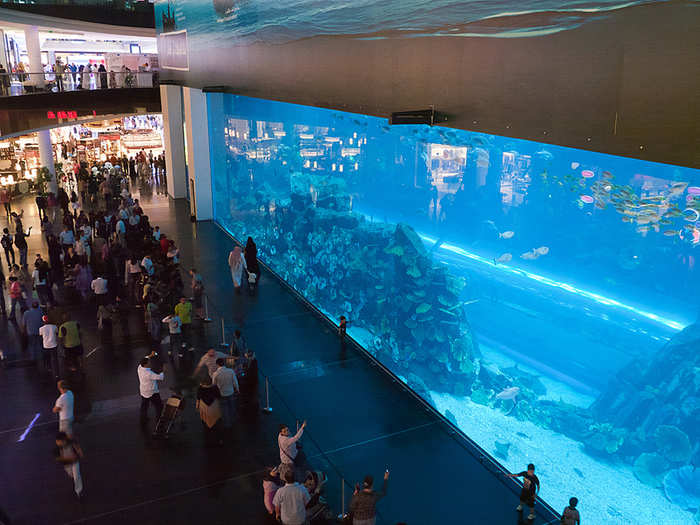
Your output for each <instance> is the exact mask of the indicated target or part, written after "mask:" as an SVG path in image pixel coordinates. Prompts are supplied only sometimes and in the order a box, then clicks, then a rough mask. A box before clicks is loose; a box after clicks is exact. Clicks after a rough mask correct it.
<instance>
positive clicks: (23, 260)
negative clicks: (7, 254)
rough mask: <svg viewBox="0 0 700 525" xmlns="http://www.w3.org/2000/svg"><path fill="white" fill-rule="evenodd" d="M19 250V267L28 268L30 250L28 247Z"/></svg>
mask: <svg viewBox="0 0 700 525" xmlns="http://www.w3.org/2000/svg"><path fill="white" fill-rule="evenodd" d="M18 249H19V265H20V266H21V267H22V268H24V267H25V266H27V249H28V247H27V246H24V247H22V248H18Z"/></svg>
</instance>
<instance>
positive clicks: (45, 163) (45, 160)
mask: <svg viewBox="0 0 700 525" xmlns="http://www.w3.org/2000/svg"><path fill="white" fill-rule="evenodd" d="M37 135H38V136H39V161H40V162H41V167H42V168H49V171H50V172H51V182H49V191H52V192H53V193H56V192H57V191H58V186H57V185H56V167H55V165H54V154H53V148H52V147H51V131H50V130H48V129H42V130H41V131H39V132H38V133H37Z"/></svg>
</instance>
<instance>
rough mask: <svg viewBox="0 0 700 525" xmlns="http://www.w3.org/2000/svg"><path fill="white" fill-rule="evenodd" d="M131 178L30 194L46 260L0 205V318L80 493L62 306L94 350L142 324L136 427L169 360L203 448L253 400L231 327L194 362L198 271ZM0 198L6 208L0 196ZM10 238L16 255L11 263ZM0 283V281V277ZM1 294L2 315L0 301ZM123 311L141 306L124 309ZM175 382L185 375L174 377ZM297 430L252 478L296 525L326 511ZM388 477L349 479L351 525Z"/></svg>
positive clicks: (76, 338)
mask: <svg viewBox="0 0 700 525" xmlns="http://www.w3.org/2000/svg"><path fill="white" fill-rule="evenodd" d="M137 162H138V163H139V164H144V165H146V166H147V168H149V169H150V172H149V173H150V174H151V175H153V174H154V173H155V172H156V170H157V169H158V168H157V166H155V162H154V161H153V158H152V157H151V158H150V159H149V158H148V156H147V155H145V154H144V155H142V156H139V158H138V160H137ZM133 177H136V179H138V177H139V173H138V171H136V172H135V174H134V172H132V170H131V169H130V164H129V162H128V161H127V162H126V163H122V162H115V163H111V162H110V163H104V164H101V165H95V166H92V167H91V168H90V169H88V166H87V165H85V164H81V165H78V166H77V168H76V169H75V170H74V171H72V172H69V173H67V174H66V176H65V178H63V179H62V181H63V183H64V184H63V186H62V187H60V188H59V189H58V192H57V195H56V196H55V197H54V196H53V194H49V195H48V197H47V198H46V200H45V205H44V202H40V201H39V200H38V199H37V207H38V210H39V216H40V217H41V232H42V233H41V234H42V235H44V237H45V239H46V244H47V246H48V260H46V259H44V258H43V257H42V255H40V254H36V258H35V260H34V261H33V264H31V265H30V264H29V261H28V254H27V247H26V237H28V236H30V235H31V227H30V228H27V229H25V227H24V225H23V219H24V211H23V210H19V211H16V210H15V211H13V210H12V209H11V206H9V201H7V204H8V206H6V207H5V210H6V212H7V213H8V218H9V223H10V225H9V226H8V227H7V228H4V230H3V237H2V241H1V242H0V244H2V247H3V249H4V253H5V260H6V263H7V266H8V268H9V286H8V287H7V288H8V290H9V295H10V311H9V314H8V316H9V320H10V322H12V323H14V324H15V325H16V326H17V327H20V328H21V330H22V333H23V334H24V336H25V337H26V355H27V357H28V358H29V359H32V360H36V362H37V363H38V364H39V367H40V369H41V371H42V373H43V374H44V377H47V378H49V377H51V378H53V379H54V380H56V381H57V388H58V390H59V393H60V396H59V397H58V399H57V400H56V402H55V404H54V407H53V412H55V413H56V414H57V417H58V421H59V426H58V433H57V435H56V439H55V448H54V455H55V458H56V461H57V462H58V463H59V464H61V465H62V466H63V468H64V470H65V472H66V474H67V475H68V476H69V477H70V478H71V479H72V482H73V488H74V491H75V494H76V496H77V497H78V498H79V499H80V498H82V495H83V490H84V485H83V480H82V477H81V471H80V460H81V458H82V456H83V450H82V448H81V447H80V445H79V442H78V439H77V437H76V432H75V428H74V419H75V418H74V405H75V393H74V391H73V390H74V388H77V392H79V389H80V386H81V384H82V381H83V379H84V371H85V368H84V363H83V360H84V349H83V344H82V340H83V334H82V328H81V325H80V323H79V321H78V319H77V318H75V317H73V316H72V315H71V313H70V306H71V305H75V304H78V303H80V304H83V305H85V304H90V305H92V306H91V308H93V309H94V314H93V315H94V321H93V323H94V326H96V328H97V332H98V333H99V338H100V344H101V346H102V348H104V349H112V350H114V348H115V344H114V343H115V341H117V340H118V341H119V343H120V345H119V346H120V347H121V348H129V346H130V342H131V337H130V334H131V330H132V329H133V328H134V325H135V323H134V321H135V319H136V318H137V317H138V318H139V319H140V320H141V323H140V324H141V326H142V328H137V329H139V330H141V331H142V332H143V333H145V334H147V335H148V337H149V339H150V345H149V349H150V353H149V354H148V355H145V356H144V357H143V358H141V359H140V360H139V364H138V367H137V370H136V376H137V377H138V381H139V394H140V397H141V408H140V421H141V423H142V424H143V425H147V424H148V421H149V410H150V409H151V407H152V409H153V410H154V415H155V420H156V421H158V419H159V418H161V417H162V415H163V414H165V411H164V410H163V400H162V399H161V397H160V384H162V383H163V382H164V381H166V375H169V374H170V373H171V372H170V371H168V372H167V374H166V370H165V368H167V367H172V373H173V374H174V375H176V376H178V380H179V386H177V387H176V388H174V392H173V395H174V396H176V398H178V399H181V398H182V397H183V396H184V395H185V393H186V392H191V393H192V394H193V397H194V399H195V404H194V408H195V410H196V412H197V414H198V415H199V418H200V420H201V424H202V430H203V436H204V443H205V444H206V445H207V446H212V447H216V446H222V445H224V444H225V443H226V441H227V440H228V437H229V436H230V429H231V428H232V427H233V424H234V422H235V419H236V414H237V410H238V408H237V407H239V406H240V404H241V403H242V402H246V400H250V399H252V398H256V399H257V377H258V372H257V360H256V358H255V354H254V353H253V352H252V350H251V349H250V348H249V347H248V344H247V341H246V339H245V337H244V336H243V334H242V333H241V332H240V331H239V330H236V332H235V334H234V337H233V339H232V341H231V344H230V348H229V351H228V352H221V351H217V350H215V349H214V348H209V349H208V350H207V351H206V352H205V353H204V354H203V355H202V356H201V358H200V359H199V360H198V361H197V359H196V357H195V353H196V350H195V340H196V339H197V338H196V334H195V329H194V328H193V327H194V325H195V324H196V323H197V322H199V323H203V322H204V317H205V313H204V308H203V297H204V282H203V279H202V276H201V274H200V273H199V272H198V271H197V270H196V269H195V268H189V269H188V271H187V276H186V277H184V278H183V271H182V269H181V267H180V266H181V265H180V253H179V249H178V247H177V245H176V244H175V242H174V241H173V240H172V239H170V238H168V236H167V235H166V233H164V232H162V231H161V230H160V228H159V227H158V226H153V225H151V223H150V220H149V217H148V216H147V215H146V214H145V213H144V210H143V208H142V207H141V204H140V203H139V200H138V199H136V198H134V197H133V196H132V194H131V191H130V187H131V186H132V185H133V183H134V182H135V180H134V178H133ZM71 179H72V180H71ZM72 188H73V189H72ZM76 190H77V192H76ZM0 202H3V204H5V201H3V195H2V194H0ZM59 229H60V233H57V230H59ZM18 240H19V242H18ZM13 245H14V246H15V247H16V248H17V250H18V251H19V256H18V257H17V258H15V253H14V249H13ZM256 256H257V247H256V246H255V243H254V241H253V239H252V238H248V241H247V243H246V246H245V248H244V249H243V250H241V248H239V247H235V248H234V249H233V250H232V251H231V253H230V254H229V260H228V262H229V266H230V269H231V276H232V279H233V284H234V287H235V289H236V290H237V291H239V290H240V289H241V287H242V286H243V283H247V285H248V289H249V290H250V292H251V293H255V291H256V287H257V282H258V280H259V276H260V268H259V266H258V262H257V258H256ZM30 269H31V270H30ZM0 280H2V281H3V284H4V275H3V274H2V272H0ZM1 291H2V287H0V294H1ZM34 292H36V295H35V294H34ZM0 299H2V300H0V303H1V304H2V307H3V313H5V300H4V298H2V297H0ZM83 310H84V308H83ZM134 311H138V312H140V313H139V314H138V315H135V314H133V312H134ZM91 326H92V323H91ZM200 326H201V324H200ZM115 327H117V328H118V329H117V330H115ZM345 330H346V323H345V322H341V326H340V328H339V334H340V337H341V338H343V337H344V336H345ZM198 341H199V342H200V343H201V342H202V340H201V339H199V340H198ZM61 350H62V355H60V351H61ZM166 356H167V357H166ZM195 363H196V364H195ZM183 377H186V378H188V379H189V380H190V381H189V382H187V381H183ZM183 392H184V393H183ZM78 395H79V393H78ZM306 427H307V424H306V422H305V421H304V422H303V423H302V424H301V425H298V426H297V428H296V430H295V431H294V432H292V430H291V429H290V428H289V427H288V426H287V425H280V428H279V432H278V435H277V445H278V450H279V458H275V462H276V460H277V459H279V464H278V465H276V466H274V467H269V468H268V469H266V474H265V476H264V478H263V479H262V489H263V491H262V492H263V504H264V506H265V508H266V510H267V512H268V514H269V516H270V517H271V518H272V519H276V520H278V521H280V522H281V523H283V524H284V525H303V524H307V523H312V522H313V521H314V520H316V519H320V520H325V519H327V518H329V517H330V515H331V513H330V509H329V508H328V505H327V503H326V499H325V487H326V483H327V481H328V479H327V476H326V474H325V473H324V472H322V471H320V470H318V469H315V468H314V467H313V466H312V465H311V463H310V461H309V458H307V457H306V455H305V454H304V451H303V448H302V446H301V443H300V440H301V438H302V436H303V434H304V431H305V429H306ZM156 429H157V426H156ZM534 470H535V467H534V465H532V464H531V465H528V468H527V470H525V471H523V472H520V473H518V474H513V475H511V477H515V476H518V477H522V478H523V487H522V492H521V494H520V505H519V506H518V508H517V510H518V511H522V510H523V508H524V506H527V507H529V509H530V513H529V515H528V519H529V520H532V519H534V517H535V514H534V506H535V500H536V496H537V492H538V491H539V479H538V478H537V476H536V475H535V474H534ZM388 480H389V471H388V470H386V471H385V473H384V476H383V485H382V488H381V489H380V490H375V488H374V479H373V477H372V476H370V475H368V476H366V477H365V478H364V480H363V482H362V483H361V484H360V483H358V484H357V485H356V486H355V491H354V493H353V496H352V500H351V502H350V505H349V510H350V513H351V518H350V519H351V521H352V523H353V524H354V525H374V524H375V523H376V516H377V504H378V502H379V501H380V500H381V498H382V497H384V496H385V495H386V494H387V488H388ZM577 503H578V502H577V500H576V498H572V499H571V501H570V504H569V506H568V507H567V508H566V509H565V510H564V513H563V518H562V523H564V524H566V525H578V524H580V517H579V514H578V511H577V510H576V505H577Z"/></svg>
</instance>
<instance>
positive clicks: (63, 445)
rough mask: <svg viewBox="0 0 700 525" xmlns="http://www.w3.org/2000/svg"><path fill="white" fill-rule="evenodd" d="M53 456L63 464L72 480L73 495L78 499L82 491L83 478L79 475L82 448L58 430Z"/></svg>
mask: <svg viewBox="0 0 700 525" xmlns="http://www.w3.org/2000/svg"><path fill="white" fill-rule="evenodd" d="M54 457H55V458H56V461H57V462H59V463H60V464H61V465H63V468H64V469H65V471H66V474H68V477H69V478H71V479H72V480H73V490H75V495H76V496H77V498H78V500H80V499H81V498H82V493H83V478H82V477H81V476H80V458H82V457H83V451H82V449H81V448H80V446H79V445H78V443H77V442H76V441H75V440H73V439H71V436H70V435H68V434H67V433H66V432H59V433H58V434H56V448H55V449H54Z"/></svg>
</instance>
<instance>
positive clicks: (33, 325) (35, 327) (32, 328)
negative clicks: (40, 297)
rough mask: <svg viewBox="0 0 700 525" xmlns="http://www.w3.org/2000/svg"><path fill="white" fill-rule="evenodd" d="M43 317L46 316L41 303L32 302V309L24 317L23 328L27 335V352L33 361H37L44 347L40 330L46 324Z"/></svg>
mask: <svg viewBox="0 0 700 525" xmlns="http://www.w3.org/2000/svg"><path fill="white" fill-rule="evenodd" d="M43 317H44V314H43V313H42V311H41V310H40V309H39V301H32V307H31V308H30V309H29V310H27V311H26V312H24V314H23V315H22V326H23V327H24V333H25V334H26V335H27V350H28V351H29V358H30V359H31V360H32V361H36V360H37V359H38V357H39V354H41V348H42V345H41V335H40V334H39V329H40V328H41V325H42V324H44V323H43V321H42V318H43Z"/></svg>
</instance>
